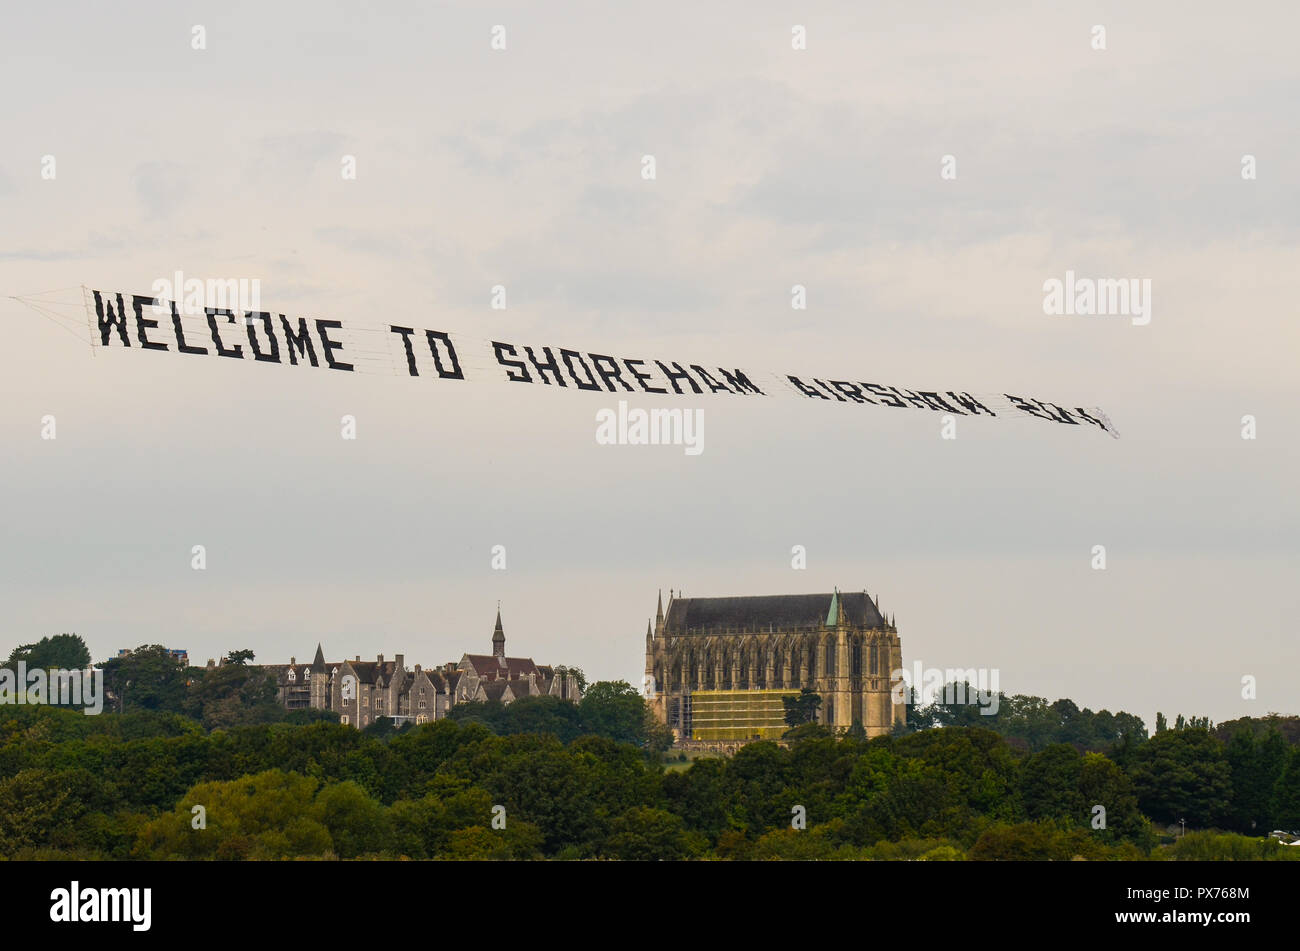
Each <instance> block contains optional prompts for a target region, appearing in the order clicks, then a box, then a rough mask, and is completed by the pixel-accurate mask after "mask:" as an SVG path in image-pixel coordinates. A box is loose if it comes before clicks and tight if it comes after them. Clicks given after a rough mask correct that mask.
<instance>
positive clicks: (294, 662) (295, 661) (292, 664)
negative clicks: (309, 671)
mask: <svg viewBox="0 0 1300 951" xmlns="http://www.w3.org/2000/svg"><path fill="white" fill-rule="evenodd" d="M289 666H290V667H297V666H298V658H297V657H290V658H289Z"/></svg>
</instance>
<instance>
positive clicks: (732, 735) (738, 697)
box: [689, 690, 799, 740]
mask: <svg viewBox="0 0 1300 951" xmlns="http://www.w3.org/2000/svg"><path fill="white" fill-rule="evenodd" d="M797 696H799V691H798V690H694V691H692V692H691V694H690V707H691V709H690V721H689V722H690V737H691V739H693V740H775V739H779V738H780V737H781V736H783V735H784V734H785V732H786V730H788V729H789V728H790V727H789V726H788V725H787V724H786V722H785V704H784V703H782V702H781V701H782V700H783V698H785V697H797Z"/></svg>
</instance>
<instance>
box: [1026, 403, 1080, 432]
mask: <svg viewBox="0 0 1300 951" xmlns="http://www.w3.org/2000/svg"><path fill="white" fill-rule="evenodd" d="M1034 402H1035V403H1037V404H1038V405H1039V406H1041V407H1042V408H1043V409H1045V410H1047V412H1048V414H1049V415H1050V416H1051V417H1052V418H1053V419H1055V420H1056V421H1057V422H1058V423H1069V424H1070V425H1071V426H1078V425H1079V421H1078V420H1077V419H1074V418H1072V417H1071V416H1070V414H1069V413H1067V412H1066V411H1065V410H1064V409H1062V408H1061V407H1059V406H1057V405H1056V404H1055V403H1044V402H1043V401H1042V400H1034Z"/></svg>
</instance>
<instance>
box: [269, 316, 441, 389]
mask: <svg viewBox="0 0 1300 951" xmlns="http://www.w3.org/2000/svg"><path fill="white" fill-rule="evenodd" d="M388 329H389V330H390V331H392V332H393V333H395V334H401V337H402V348H403V349H404V350H405V351H406V372H407V373H409V374H411V376H419V375H420V371H419V370H417V369H416V368H415V348H414V347H412V346H411V334H413V333H415V328H414V327H399V326H397V325H396V324H389V325H388ZM292 352H293V351H292V350H290V354H291V355H292Z"/></svg>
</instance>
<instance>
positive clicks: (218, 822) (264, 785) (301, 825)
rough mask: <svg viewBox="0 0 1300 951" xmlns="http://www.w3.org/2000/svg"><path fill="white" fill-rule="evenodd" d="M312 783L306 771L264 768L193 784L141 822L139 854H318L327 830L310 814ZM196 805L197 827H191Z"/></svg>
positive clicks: (326, 844) (325, 845)
mask: <svg viewBox="0 0 1300 951" xmlns="http://www.w3.org/2000/svg"><path fill="white" fill-rule="evenodd" d="M317 785H318V783H317V781H316V780H315V779H312V778H311V777H309V776H300V775H298V774H297V773H285V772H282V771H280V770H275V769H272V770H266V771H264V772H260V773H257V774H254V775H251V776H241V777H239V778H238V779H235V780H231V781H229V782H206V783H199V784H197V785H195V786H194V787H193V788H192V789H190V791H189V792H187V793H186V794H185V795H184V796H183V797H182V798H181V801H180V802H179V803H178V804H177V806H176V808H175V809H173V810H172V811H171V812H168V813H164V814H163V815H161V816H159V817H158V818H157V819H154V820H152V821H150V822H148V823H146V824H145V825H144V827H143V828H142V829H141V830H140V834H139V837H138V844H137V847H136V855H137V856H138V857H140V858H152V859H169V858H191V859H199V858H218V859H279V858H286V857H290V856H294V855H324V854H326V853H328V852H330V851H331V847H332V846H331V841H330V834H329V832H328V831H327V830H326V829H325V827H324V826H323V825H322V824H321V823H320V821H319V820H318V819H317V818H316V817H314V816H312V815H310V812H311V810H312V794H313V793H314V792H315V790H316V787H317ZM196 806H201V807H202V818H203V827H202V828H196V827H195V824H194V823H195V820H196V818H197V816H198V813H196V812H195V808H194V807H196Z"/></svg>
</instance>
